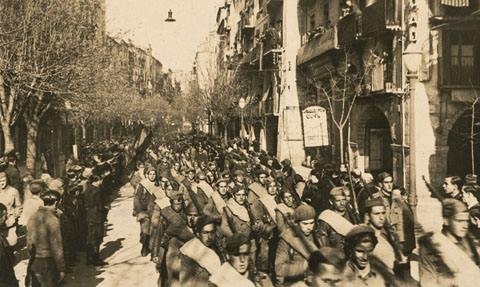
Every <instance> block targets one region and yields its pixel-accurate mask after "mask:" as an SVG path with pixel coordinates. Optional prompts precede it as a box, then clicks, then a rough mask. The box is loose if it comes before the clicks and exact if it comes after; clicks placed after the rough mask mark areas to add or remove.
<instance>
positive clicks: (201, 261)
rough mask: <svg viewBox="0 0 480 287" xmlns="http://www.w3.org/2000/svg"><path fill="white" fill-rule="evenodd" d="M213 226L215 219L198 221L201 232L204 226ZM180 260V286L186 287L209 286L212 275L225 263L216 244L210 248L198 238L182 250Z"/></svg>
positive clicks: (187, 243) (202, 218)
mask: <svg viewBox="0 0 480 287" xmlns="http://www.w3.org/2000/svg"><path fill="white" fill-rule="evenodd" d="M211 224H215V222H214V220H213V218H211V217H209V216H208V215H205V216H202V217H200V218H199V219H198V221H197V224H196V229H197V230H198V232H201V230H202V229H203V227H204V226H207V225H211ZM214 242H215V241H214ZM215 243H216V242H215ZM180 260H181V271H180V285H181V286H185V287H197V286H199V287H201V286H207V283H208V279H209V278H210V276H211V274H213V273H215V272H216V271H217V270H218V269H219V268H220V266H221V264H222V263H223V262H224V261H225V260H224V257H223V255H222V254H221V253H220V250H219V249H218V247H217V246H216V245H215V244H214V245H213V246H209V247H208V246H206V245H205V244H204V243H203V242H202V241H201V239H199V238H197V237H195V238H192V239H191V240H189V241H188V242H186V243H185V244H184V245H183V246H182V248H180Z"/></svg>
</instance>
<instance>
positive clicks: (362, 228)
mask: <svg viewBox="0 0 480 287" xmlns="http://www.w3.org/2000/svg"><path fill="white" fill-rule="evenodd" d="M362 233H368V234H371V235H372V236H375V230H373V228H371V227H370V226H368V225H366V224H359V225H354V226H353V228H352V229H350V231H349V232H348V233H347V235H346V236H345V241H349V240H351V239H352V238H354V237H355V236H357V235H359V234H362Z"/></svg>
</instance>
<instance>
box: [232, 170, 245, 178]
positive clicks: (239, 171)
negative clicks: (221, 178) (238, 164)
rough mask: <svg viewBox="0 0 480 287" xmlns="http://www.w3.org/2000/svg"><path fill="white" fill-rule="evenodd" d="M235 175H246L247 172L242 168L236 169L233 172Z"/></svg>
mask: <svg viewBox="0 0 480 287" xmlns="http://www.w3.org/2000/svg"><path fill="white" fill-rule="evenodd" d="M233 175H234V176H238V175H245V172H244V171H243V170H241V169H236V170H235V171H234V172H233Z"/></svg>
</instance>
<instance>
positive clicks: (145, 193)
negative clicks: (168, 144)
mask: <svg viewBox="0 0 480 287" xmlns="http://www.w3.org/2000/svg"><path fill="white" fill-rule="evenodd" d="M165 197H166V194H165V192H162V190H161V188H160V187H159V186H156V185H155V184H154V182H152V181H150V180H149V179H143V180H142V181H141V182H140V183H139V185H138V187H137V191H136V193H135V197H134V213H135V215H136V216H137V221H139V222H140V243H142V245H143V247H142V255H146V254H148V245H149V242H150V237H149V236H150V234H149V232H150V215H151V210H152V208H153V205H154V201H155V199H157V198H158V199H163V198H165Z"/></svg>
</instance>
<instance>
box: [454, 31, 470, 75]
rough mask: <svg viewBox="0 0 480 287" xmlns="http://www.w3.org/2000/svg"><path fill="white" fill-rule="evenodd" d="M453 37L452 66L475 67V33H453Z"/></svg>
mask: <svg viewBox="0 0 480 287" xmlns="http://www.w3.org/2000/svg"><path fill="white" fill-rule="evenodd" d="M451 37H452V38H451V45H450V56H451V64H452V66H457V67H473V33H452V36H451Z"/></svg>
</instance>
